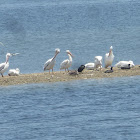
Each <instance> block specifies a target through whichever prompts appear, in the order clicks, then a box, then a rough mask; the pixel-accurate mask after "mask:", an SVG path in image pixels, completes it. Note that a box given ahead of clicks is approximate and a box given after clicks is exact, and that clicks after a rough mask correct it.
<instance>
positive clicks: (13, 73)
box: [8, 68, 20, 76]
mask: <svg viewBox="0 0 140 140" xmlns="http://www.w3.org/2000/svg"><path fill="white" fill-rule="evenodd" d="M19 73H20V70H19V69H18V68H16V69H10V70H9V72H8V75H9V76H19Z"/></svg>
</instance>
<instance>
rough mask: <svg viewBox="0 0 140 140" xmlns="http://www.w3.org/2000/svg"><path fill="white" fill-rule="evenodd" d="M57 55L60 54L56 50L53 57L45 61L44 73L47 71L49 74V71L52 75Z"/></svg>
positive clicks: (58, 50)
mask: <svg viewBox="0 0 140 140" xmlns="http://www.w3.org/2000/svg"><path fill="white" fill-rule="evenodd" d="M58 53H60V49H58V48H57V49H55V55H54V57H53V58H51V59H49V60H48V61H46V63H45V64H44V71H46V70H49V73H50V70H52V73H53V67H54V65H55V58H56V56H57V54H58Z"/></svg>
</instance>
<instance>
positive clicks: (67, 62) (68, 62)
mask: <svg viewBox="0 0 140 140" xmlns="http://www.w3.org/2000/svg"><path fill="white" fill-rule="evenodd" d="M66 53H67V54H68V56H69V59H66V60H64V61H63V62H62V63H61V64H60V70H62V69H65V72H66V69H67V70H68V68H69V67H70V66H71V65H72V57H73V55H72V54H71V52H70V51H69V50H66ZM68 71H69V70H68Z"/></svg>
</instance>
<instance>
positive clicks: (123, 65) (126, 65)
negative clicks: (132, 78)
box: [115, 60, 135, 68]
mask: <svg viewBox="0 0 140 140" xmlns="http://www.w3.org/2000/svg"><path fill="white" fill-rule="evenodd" d="M128 64H130V68H132V67H134V66H135V64H134V63H133V61H131V60H129V61H119V62H118V63H117V64H115V67H118V68H121V67H128Z"/></svg>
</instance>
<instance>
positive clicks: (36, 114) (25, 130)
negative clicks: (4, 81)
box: [0, 76, 140, 140]
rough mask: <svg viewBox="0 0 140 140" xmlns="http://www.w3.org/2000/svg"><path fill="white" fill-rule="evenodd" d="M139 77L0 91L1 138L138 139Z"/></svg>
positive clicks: (82, 81)
mask: <svg viewBox="0 0 140 140" xmlns="http://www.w3.org/2000/svg"><path fill="white" fill-rule="evenodd" d="M139 82H140V77H139V76H138V77H129V78H127V77H124V78H110V79H99V80H79V81H71V82H65V83H63V82H61V83H51V84H31V85H22V86H18V87H17V86H9V87H6V88H5V87H1V88H0V90H1V92H2V93H1V94H0V98H1V100H0V104H1V106H0V111H1V115H0V132H1V139H3V140H4V139H5V140H7V139H20V140H22V139H34V140H38V139H40V140H41V139H48V140H50V139H53V140H55V139H56V140H58V139H60V140H62V139H67V140H69V139H79V140H81V139H83V140H85V139H118V140H119V139H120V140H121V139H139V137H140V134H139V131H140V117H139V108H140V102H139V101H140V96H139V90H140V86H139Z"/></svg>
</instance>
